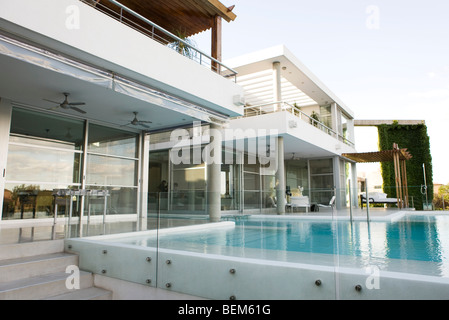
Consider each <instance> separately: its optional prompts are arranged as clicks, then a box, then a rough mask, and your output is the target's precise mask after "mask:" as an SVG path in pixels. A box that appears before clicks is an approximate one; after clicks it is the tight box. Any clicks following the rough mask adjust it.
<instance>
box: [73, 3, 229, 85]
mask: <svg viewBox="0 0 449 320" xmlns="http://www.w3.org/2000/svg"><path fill="white" fill-rule="evenodd" d="M80 1H81V2H84V3H86V4H88V5H90V6H92V7H93V8H95V9H97V10H99V11H100V12H102V13H104V14H106V15H108V16H110V17H112V18H114V19H116V20H117V21H120V22H121V23H123V24H125V25H127V26H128V27H130V28H133V29H135V30H137V31H139V32H141V33H143V34H144V35H146V36H148V37H149V38H151V39H152V40H154V41H157V42H159V43H161V44H163V45H165V46H167V47H168V48H171V49H173V50H174V51H176V52H178V53H179V54H181V55H183V56H185V57H187V58H189V59H191V60H193V61H195V62H197V63H198V64H200V65H202V66H205V67H207V68H209V69H211V70H212V71H214V72H216V73H218V74H220V75H222V76H223V77H225V78H231V79H233V81H234V82H237V72H236V71H235V70H233V69H231V68H229V67H227V66H226V65H224V64H223V63H222V62H221V61H219V60H217V59H215V58H213V57H211V56H210V55H208V54H206V53H204V52H203V51H201V50H199V49H198V48H195V47H194V46H193V45H192V44H191V43H189V42H188V41H186V40H185V39H181V38H180V37H178V36H176V35H175V34H173V33H171V32H169V31H167V30H165V29H164V28H162V27H160V26H158V25H157V24H155V23H154V22H152V21H150V20H148V19H147V18H145V17H144V16H142V15H140V14H138V13H137V12H135V11H133V10H131V9H129V8H128V7H126V6H124V5H123V4H121V3H119V2H117V1H115V0H107V1H108V2H109V3H111V4H112V5H113V6H115V7H116V10H113V9H111V8H109V7H107V6H105V5H103V4H101V3H95V4H92V2H94V1H90V0H80ZM125 13H126V15H127V16H128V17H126V16H125ZM130 16H132V17H134V18H135V19H133V20H131V19H130V18H129V17H130Z"/></svg>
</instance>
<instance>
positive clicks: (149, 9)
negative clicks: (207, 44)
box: [99, 0, 236, 37]
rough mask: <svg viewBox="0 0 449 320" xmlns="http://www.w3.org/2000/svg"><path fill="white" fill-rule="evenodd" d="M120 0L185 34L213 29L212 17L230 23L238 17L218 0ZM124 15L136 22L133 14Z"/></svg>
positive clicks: (134, 9)
mask: <svg viewBox="0 0 449 320" xmlns="http://www.w3.org/2000/svg"><path fill="white" fill-rule="evenodd" d="M99 2H100V4H101V5H103V6H106V7H108V8H110V9H111V10H113V11H114V12H119V10H118V8H117V7H116V6H115V5H114V4H112V3H110V2H109V1H107V0H100V1H99ZM118 2H120V3H121V4H123V5H125V6H126V7H128V8H129V9H131V10H133V11H135V12H137V13H139V14H140V15H142V16H144V17H145V18H147V19H148V20H151V21H152V22H154V23H155V24H157V25H159V26H161V27H162V28H164V29H165V30H167V31H169V32H171V33H174V34H175V35H178V36H179V35H180V34H181V35H182V36H185V37H189V36H192V35H194V34H197V33H199V32H203V31H205V30H208V29H210V28H212V24H213V18H214V17H215V16H217V15H218V16H220V17H222V18H223V19H224V20H225V21H227V22H230V21H233V20H235V18H236V15H235V14H234V13H233V12H232V7H230V8H229V9H228V8H227V7H226V6H225V5H224V4H222V3H221V2H220V1H218V0H118ZM124 16H125V17H127V18H129V19H130V20H133V21H135V18H134V17H132V16H130V15H124Z"/></svg>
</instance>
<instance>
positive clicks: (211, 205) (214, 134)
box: [206, 124, 223, 222]
mask: <svg viewBox="0 0 449 320" xmlns="http://www.w3.org/2000/svg"><path fill="white" fill-rule="evenodd" d="M219 129H220V127H219V126H218V125H215V124H210V135H211V142H210V144H209V148H206V150H207V151H206V153H207V154H208V155H210V158H209V159H208V161H207V162H206V164H207V208H208V212H209V218H210V222H218V221H220V219H221V194H220V192H221V153H222V141H223V139H222V136H221V132H220V130H219Z"/></svg>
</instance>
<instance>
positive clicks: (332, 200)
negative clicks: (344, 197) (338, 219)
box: [317, 196, 336, 210]
mask: <svg viewBox="0 0 449 320" xmlns="http://www.w3.org/2000/svg"><path fill="white" fill-rule="evenodd" d="M335 199H336V198H335V196H332V198H331V199H330V201H329V204H321V203H318V204H317V206H318V207H320V208H332V210H333V209H334V206H335Z"/></svg>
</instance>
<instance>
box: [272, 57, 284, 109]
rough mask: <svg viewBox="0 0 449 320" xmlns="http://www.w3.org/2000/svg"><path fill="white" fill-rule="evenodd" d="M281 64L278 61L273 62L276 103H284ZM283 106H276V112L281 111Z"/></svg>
mask: <svg viewBox="0 0 449 320" xmlns="http://www.w3.org/2000/svg"><path fill="white" fill-rule="evenodd" d="M281 88H282V87H281V63H280V62H278V61H276V62H273V98H274V102H277V101H282V90H281ZM280 110H281V104H276V105H275V106H274V111H280Z"/></svg>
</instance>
